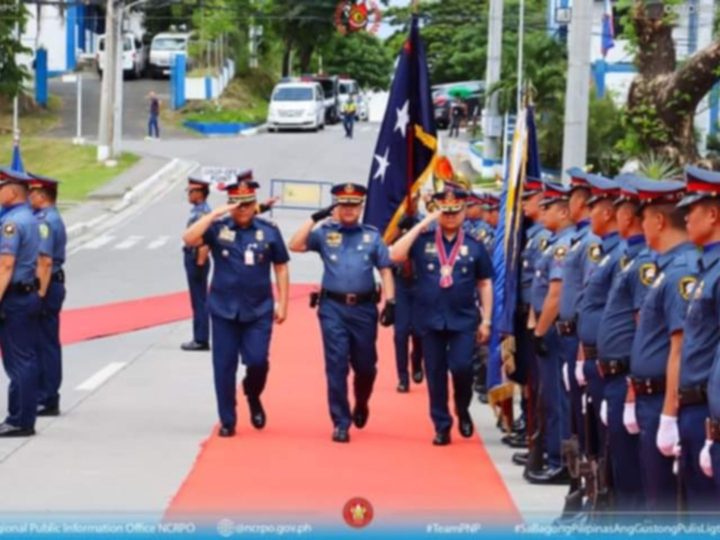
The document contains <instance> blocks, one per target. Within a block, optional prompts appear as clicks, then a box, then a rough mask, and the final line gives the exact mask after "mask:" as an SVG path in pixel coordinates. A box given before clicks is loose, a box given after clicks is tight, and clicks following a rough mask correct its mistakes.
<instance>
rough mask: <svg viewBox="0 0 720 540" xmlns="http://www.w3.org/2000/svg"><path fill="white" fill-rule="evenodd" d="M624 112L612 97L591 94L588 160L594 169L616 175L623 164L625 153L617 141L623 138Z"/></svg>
mask: <svg viewBox="0 0 720 540" xmlns="http://www.w3.org/2000/svg"><path fill="white" fill-rule="evenodd" d="M623 135H624V128H623V123H622V112H621V110H620V108H619V107H618V106H617V105H615V102H614V101H613V99H612V97H611V96H610V95H609V94H605V96H604V97H602V98H598V97H597V96H596V95H595V92H591V94H590V111H589V122H588V145H587V148H588V152H587V162H588V163H589V164H592V165H593V167H594V170H596V171H602V172H604V173H605V174H608V175H614V174H615V173H616V172H617V171H618V170H619V169H620V168H621V167H622V165H623V162H624V161H625V155H624V154H623V153H622V152H620V151H619V150H618V147H617V143H618V141H620V140H621V139H622V138H623Z"/></svg>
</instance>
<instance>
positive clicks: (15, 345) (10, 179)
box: [0, 168, 40, 437]
mask: <svg viewBox="0 0 720 540" xmlns="http://www.w3.org/2000/svg"><path fill="white" fill-rule="evenodd" d="M29 180H30V177H29V176H27V175H26V174H23V173H19V172H16V171H13V170H10V169H6V168H2V169H0V206H2V209H3V214H2V218H1V219H0V227H1V228H2V233H1V234H2V237H1V238H0V349H2V353H3V366H4V367H5V372H6V373H7V376H8V378H9V379H10V388H9V390H8V415H7V417H6V418H5V422H3V423H2V424H0V437H27V436H30V435H34V434H35V419H36V417H37V406H38V405H37V394H38V376H39V371H38V358H37V338H38V333H37V327H38V317H39V314H40V296H39V295H38V280H37V277H36V271H37V258H38V253H39V249H40V232H39V227H38V222H37V219H36V218H35V216H34V215H33V214H32V211H31V210H30V207H29V206H28V204H27V196H28V181H29Z"/></svg>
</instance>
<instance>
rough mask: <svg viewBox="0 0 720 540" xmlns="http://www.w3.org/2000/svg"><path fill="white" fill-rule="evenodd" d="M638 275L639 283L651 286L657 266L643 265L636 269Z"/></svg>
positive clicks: (653, 264)
mask: <svg viewBox="0 0 720 540" xmlns="http://www.w3.org/2000/svg"><path fill="white" fill-rule="evenodd" d="M638 272H639V274H640V282H641V283H642V284H643V285H652V282H653V281H655V278H656V277H657V266H655V263H645V264H643V265H642V266H640V268H639V269H638Z"/></svg>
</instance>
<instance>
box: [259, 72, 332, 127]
mask: <svg viewBox="0 0 720 540" xmlns="http://www.w3.org/2000/svg"><path fill="white" fill-rule="evenodd" d="M267 125H268V130H269V131H275V130H279V129H282V128H300V129H311V130H313V131H317V130H318V129H323V128H324V127H325V94H324V92H323V88H322V86H321V85H320V83H316V82H284V83H280V84H278V85H277V86H275V88H274V89H273V92H272V96H271V97H270V107H269V109H268V119H267Z"/></svg>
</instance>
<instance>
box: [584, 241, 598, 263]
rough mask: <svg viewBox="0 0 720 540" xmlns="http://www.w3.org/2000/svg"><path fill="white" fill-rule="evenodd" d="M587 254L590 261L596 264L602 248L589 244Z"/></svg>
mask: <svg viewBox="0 0 720 540" xmlns="http://www.w3.org/2000/svg"><path fill="white" fill-rule="evenodd" d="M587 253H588V257H589V258H590V260H591V261H592V262H595V263H596V262H598V261H599V260H600V257H602V246H601V245H600V244H590V245H589V246H588V250H587Z"/></svg>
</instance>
